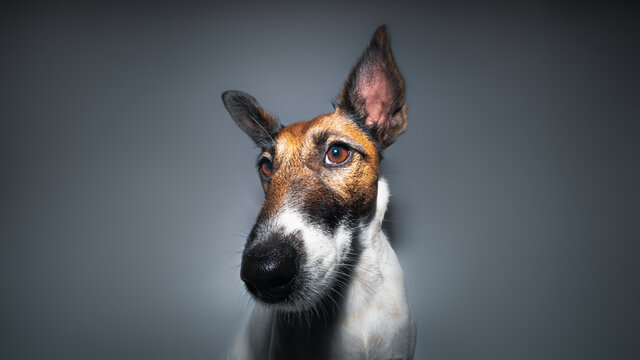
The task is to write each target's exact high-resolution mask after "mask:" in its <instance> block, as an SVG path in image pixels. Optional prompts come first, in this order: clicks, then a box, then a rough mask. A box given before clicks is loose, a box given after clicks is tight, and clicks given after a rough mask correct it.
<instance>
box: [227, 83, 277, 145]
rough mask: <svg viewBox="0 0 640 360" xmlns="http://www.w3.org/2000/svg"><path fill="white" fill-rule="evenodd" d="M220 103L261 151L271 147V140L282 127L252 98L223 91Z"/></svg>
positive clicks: (236, 92)
mask: <svg viewBox="0 0 640 360" xmlns="http://www.w3.org/2000/svg"><path fill="white" fill-rule="evenodd" d="M222 102H223V103H224V106H225V107H226V108H227V111H229V114H231V117H232V118H233V120H234V121H235V122H236V124H238V126H239V127H240V129H242V130H243V131H244V132H246V133H247V135H249V137H251V139H253V141H254V142H255V143H256V144H257V145H258V146H260V147H261V148H263V149H266V148H268V147H270V146H271V145H273V141H274V140H273V138H274V137H275V135H276V134H277V133H278V131H280V129H282V125H281V124H280V122H279V121H278V119H276V118H275V117H274V116H272V115H270V114H269V113H267V112H266V111H264V109H262V107H260V104H258V101H257V100H256V99H254V98H253V96H251V95H249V94H247V93H243V92H241V91H225V92H223V93H222Z"/></svg>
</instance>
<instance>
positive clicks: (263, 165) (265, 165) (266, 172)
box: [258, 159, 273, 177]
mask: <svg viewBox="0 0 640 360" xmlns="http://www.w3.org/2000/svg"><path fill="white" fill-rule="evenodd" d="M258 167H259V168H260V174H262V176H264V177H269V176H271V173H272V172H273V164H272V163H271V161H270V160H269V159H262V160H261V161H260V163H259V164H258Z"/></svg>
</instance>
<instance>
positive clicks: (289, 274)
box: [240, 243, 298, 303]
mask: <svg viewBox="0 0 640 360" xmlns="http://www.w3.org/2000/svg"><path fill="white" fill-rule="evenodd" d="M297 272H298V257H297V251H296V250H295V249H294V248H293V247H292V246H291V245H289V244H287V243H278V244H271V245H269V246H258V247H253V248H251V249H249V250H247V251H245V253H244V254H243V256H242V268H241V270H240V277H241V278H242V281H244V283H245V284H246V286H247V289H249V291H250V292H251V293H252V294H253V295H255V296H256V297H258V298H259V299H261V300H263V301H265V302H269V303H275V302H278V301H280V300H283V299H284V298H286V297H287V296H288V295H289V294H290V293H291V289H292V286H293V280H294V278H295V276H296V273H297Z"/></svg>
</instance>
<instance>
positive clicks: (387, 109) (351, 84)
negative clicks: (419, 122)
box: [338, 25, 407, 148]
mask: <svg viewBox="0 0 640 360" xmlns="http://www.w3.org/2000/svg"><path fill="white" fill-rule="evenodd" d="M404 94H405V85H404V79H403V78H402V75H401V74H400V71H399V70H398V67H397V66H396V63H395V61H393V55H392V54H391V44H390V39H389V32H388V31H387V28H386V27H385V26H384V25H383V26H380V27H379V28H378V29H377V30H376V32H375V34H374V35H373V38H372V39H371V42H370V43H369V46H368V47H367V48H366V49H365V50H364V53H363V54H362V56H360V59H358V61H357V63H356V64H355V65H354V67H353V69H351V73H349V77H348V78H347V81H346V82H345V84H344V88H343V89H342V93H341V95H340V99H339V100H338V107H340V108H342V109H344V110H347V111H348V112H351V113H352V114H354V115H355V116H356V118H357V121H358V123H359V125H360V126H361V127H362V128H363V129H364V130H365V131H367V132H368V133H369V134H370V135H371V136H372V137H373V138H374V139H375V140H376V141H377V142H378V143H379V144H380V146H382V148H386V147H387V146H389V145H391V144H392V143H393V142H394V141H395V139H396V138H397V137H398V135H400V134H402V132H403V131H404V130H405V129H406V128H407V108H406V105H405V100H404Z"/></svg>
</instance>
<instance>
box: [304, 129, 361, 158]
mask: <svg viewBox="0 0 640 360" xmlns="http://www.w3.org/2000/svg"><path fill="white" fill-rule="evenodd" d="M330 138H334V139H333V140H334V141H338V142H342V143H344V144H345V145H348V146H350V147H351V148H353V150H355V151H357V152H359V153H361V154H365V150H364V148H363V147H362V145H360V144H359V143H358V142H357V141H355V140H354V139H352V138H351V137H349V136H347V135H345V134H344V133H342V132H337V131H331V130H324V131H322V132H320V133H318V135H316V136H315V139H314V142H315V144H316V145H317V146H323V145H324V144H326V142H327V141H328V140H329V139H330Z"/></svg>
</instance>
